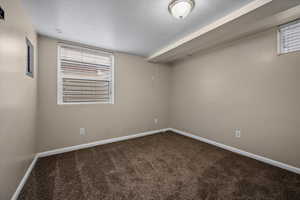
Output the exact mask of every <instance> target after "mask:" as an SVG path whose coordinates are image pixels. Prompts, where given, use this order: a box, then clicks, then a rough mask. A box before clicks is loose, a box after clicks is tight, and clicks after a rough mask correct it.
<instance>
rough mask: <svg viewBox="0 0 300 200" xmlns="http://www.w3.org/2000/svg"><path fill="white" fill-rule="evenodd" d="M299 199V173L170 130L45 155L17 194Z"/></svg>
mask: <svg viewBox="0 0 300 200" xmlns="http://www.w3.org/2000/svg"><path fill="white" fill-rule="evenodd" d="M50 199H51V200H71V199H72V200H81V199H86V200H102V199H103V200H192V199H193V200H233V199H234V200H252V199H253V200H300V175H296V174H293V173H290V172H288V171H285V170H282V169H279V168H276V167H272V166H270V165H267V164H264V163H261V162H258V161H256V160H253V159H250V158H246V157H243V156H240V155H237V154H234V153H231V152H229V151H226V150H222V149H219V148H217V147H214V146H211V145H208V144H205V143H202V142H199V141H196V140H193V139H190V138H187V137H184V136H180V135H177V134H175V133H171V132H167V133H162V134H156V135H152V136H147V137H143V138H137V139H133V140H128V141H124V142H118V143H113V144H107V145H102V146H97V147H93V148H89V149H84V150H80V151H74V152H70V153H65V154H60V155H55V156H51V157H46V158H41V159H39V160H38V162H37V164H36V166H35V168H34V170H33V171H32V174H31V176H30V178H29V179H28V181H27V183H26V185H25V187H24V188H23V190H22V192H21V194H20V196H19V200H50Z"/></svg>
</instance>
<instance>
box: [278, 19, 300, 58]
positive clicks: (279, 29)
mask: <svg viewBox="0 0 300 200" xmlns="http://www.w3.org/2000/svg"><path fill="white" fill-rule="evenodd" d="M296 23H300V19H295V20H293V21H290V22H287V23H284V24H281V25H279V26H278V27H277V54H278V55H279V56H280V55H285V54H291V53H297V52H298V53H299V52H300V50H295V51H290V52H284V51H283V42H282V32H281V28H283V27H287V26H289V25H293V24H296ZM299 41H300V40H299Z"/></svg>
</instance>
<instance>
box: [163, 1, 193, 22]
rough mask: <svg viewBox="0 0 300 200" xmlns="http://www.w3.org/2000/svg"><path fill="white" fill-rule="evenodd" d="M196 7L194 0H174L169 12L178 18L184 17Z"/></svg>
mask: <svg viewBox="0 0 300 200" xmlns="http://www.w3.org/2000/svg"><path fill="white" fill-rule="evenodd" d="M194 7H195V1H194V0H172V1H171V2H170V4H169V12H170V14H171V15H172V16H173V17H175V18H177V19H184V18H185V17H186V16H188V15H189V14H190V13H191V12H192V10H193V8H194Z"/></svg>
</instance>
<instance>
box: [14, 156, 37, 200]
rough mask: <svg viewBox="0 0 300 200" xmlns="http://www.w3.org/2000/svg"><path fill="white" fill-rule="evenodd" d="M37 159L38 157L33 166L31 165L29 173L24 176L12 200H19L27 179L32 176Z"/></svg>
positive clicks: (35, 158)
mask: <svg viewBox="0 0 300 200" xmlns="http://www.w3.org/2000/svg"><path fill="white" fill-rule="evenodd" d="M37 159H38V156H37V155H35V156H34V158H33V160H32V162H31V164H30V165H29V167H28V169H27V171H26V172H25V175H24V176H23V178H22V180H21V182H20V184H19V185H18V187H17V189H16V191H15V193H14V194H13V196H12V198H11V200H17V199H18V196H19V194H20V192H21V190H22V189H23V187H24V185H25V183H26V181H27V179H28V178H29V175H30V173H31V171H32V169H33V167H34V166H35V163H36V161H37Z"/></svg>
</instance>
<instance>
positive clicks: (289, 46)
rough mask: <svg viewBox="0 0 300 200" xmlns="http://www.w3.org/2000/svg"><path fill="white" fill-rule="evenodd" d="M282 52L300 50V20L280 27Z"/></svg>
mask: <svg viewBox="0 0 300 200" xmlns="http://www.w3.org/2000/svg"><path fill="white" fill-rule="evenodd" d="M279 39H280V41H279V42H280V53H282V54H283V53H290V52H294V51H300V20H297V21H294V22H290V23H288V24H285V25H282V26H280V27H279Z"/></svg>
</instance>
